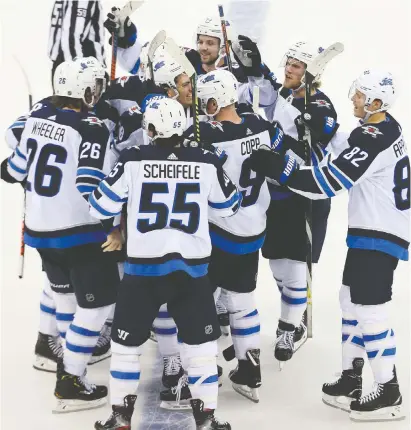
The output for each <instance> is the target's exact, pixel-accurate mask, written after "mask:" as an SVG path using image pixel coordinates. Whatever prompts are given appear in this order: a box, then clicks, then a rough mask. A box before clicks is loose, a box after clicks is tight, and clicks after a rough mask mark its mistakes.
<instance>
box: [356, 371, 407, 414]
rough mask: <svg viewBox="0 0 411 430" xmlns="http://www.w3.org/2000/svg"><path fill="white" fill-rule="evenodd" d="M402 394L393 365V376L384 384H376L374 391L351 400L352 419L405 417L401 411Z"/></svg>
mask: <svg viewBox="0 0 411 430" xmlns="http://www.w3.org/2000/svg"><path fill="white" fill-rule="evenodd" d="M401 405H402V396H401V393H400V387H399V385H398V380H397V373H396V370H395V367H394V377H393V378H392V379H391V381H388V382H386V383H385V384H379V383H377V384H376V388H375V391H373V392H371V393H370V394H367V395H366V396H364V397H361V398H360V399H359V400H355V401H353V402H351V413H350V418H351V419H352V420H353V421H394V420H401V419H403V418H405V415H404V414H403V413H402V411H401Z"/></svg>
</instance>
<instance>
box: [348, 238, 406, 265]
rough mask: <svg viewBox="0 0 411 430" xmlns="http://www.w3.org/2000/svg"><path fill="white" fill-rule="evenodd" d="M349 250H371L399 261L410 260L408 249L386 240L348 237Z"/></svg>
mask: <svg viewBox="0 0 411 430" xmlns="http://www.w3.org/2000/svg"><path fill="white" fill-rule="evenodd" d="M346 242H347V246H348V248H356V249H369V250H371V251H380V252H384V253H385V254H389V255H392V256H393V257H396V258H398V259H399V260H404V261H407V260H408V249H404V248H403V247H402V246H400V245H397V244H396V243H393V242H390V241H389V240H385V239H376V238H374V237H361V236H351V235H348V236H347V241H346Z"/></svg>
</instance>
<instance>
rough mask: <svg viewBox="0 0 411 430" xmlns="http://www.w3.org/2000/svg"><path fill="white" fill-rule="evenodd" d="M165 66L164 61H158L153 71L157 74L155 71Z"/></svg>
mask: <svg viewBox="0 0 411 430" xmlns="http://www.w3.org/2000/svg"><path fill="white" fill-rule="evenodd" d="M165 65H166V62H165V61H160V62H158V63H156V64H155V66H154V71H155V72H157V70H159V69H161V68H162V67H164V66H165Z"/></svg>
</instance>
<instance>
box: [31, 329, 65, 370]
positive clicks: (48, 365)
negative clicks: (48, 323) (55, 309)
mask: <svg viewBox="0 0 411 430" xmlns="http://www.w3.org/2000/svg"><path fill="white" fill-rule="evenodd" d="M34 354H35V358H34V363H33V367H34V368H35V369H37V370H42V371H43V372H51V373H55V372H56V371H57V362H58V361H59V360H62V359H63V347H62V346H61V344H60V338H59V337H54V336H50V335H47V334H43V333H39V335H38V337H37V342H36V346H35V349H34Z"/></svg>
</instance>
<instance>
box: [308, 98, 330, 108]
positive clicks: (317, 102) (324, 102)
mask: <svg viewBox="0 0 411 430" xmlns="http://www.w3.org/2000/svg"><path fill="white" fill-rule="evenodd" d="M311 103H312V104H313V105H317V106H318V107H326V108H328V109H331V104H330V103H329V102H327V100H315V101H313V102H311Z"/></svg>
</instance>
